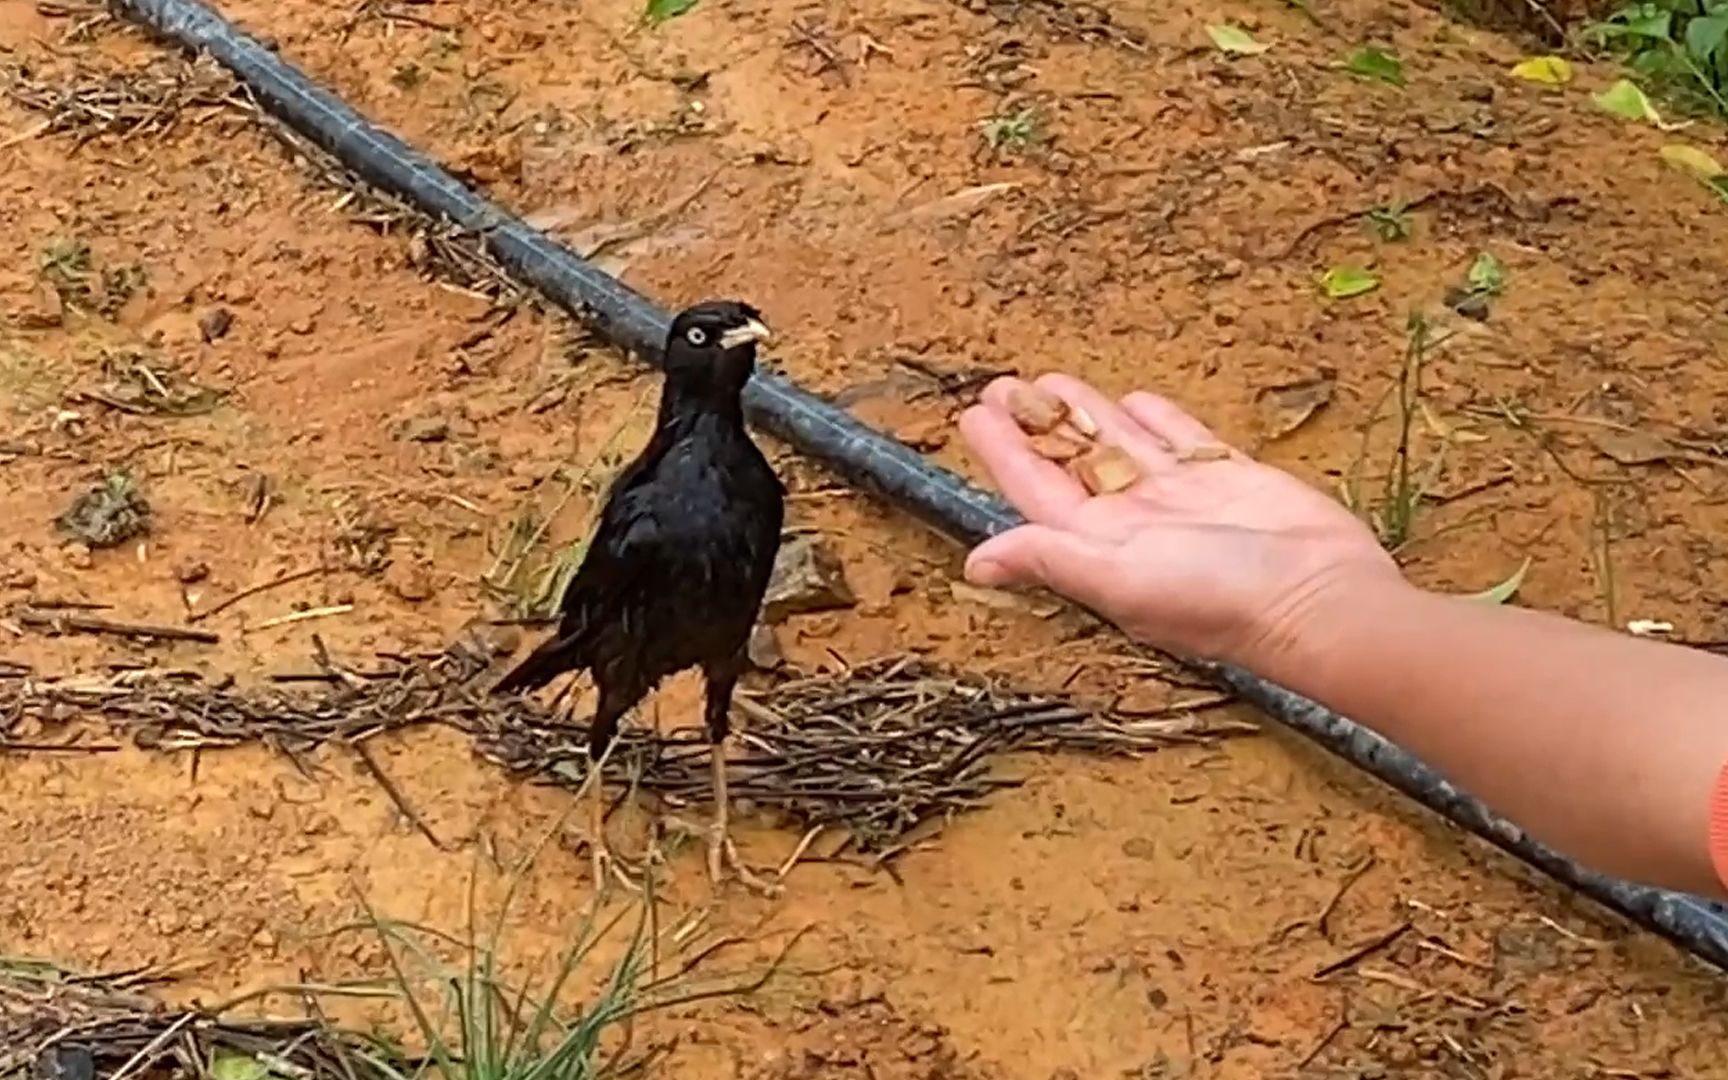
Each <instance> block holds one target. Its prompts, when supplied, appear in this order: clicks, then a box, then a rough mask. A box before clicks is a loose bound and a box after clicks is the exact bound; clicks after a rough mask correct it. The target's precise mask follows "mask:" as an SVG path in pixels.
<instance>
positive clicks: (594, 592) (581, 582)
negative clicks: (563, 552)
mask: <svg viewBox="0 0 1728 1080" xmlns="http://www.w3.org/2000/svg"><path fill="white" fill-rule="evenodd" d="M656 450H657V448H656V447H655V446H653V445H650V446H649V447H647V448H646V449H645V450H644V451H643V453H642V455H641V456H639V457H638V458H637V459H636V460H635V461H633V462H631V463H630V464H629V465H628V466H627V467H626V468H625V469H624V470H623V471H622V472H620V473H619V474H618V478H617V479H616V480H614V481H613V483H612V488H611V490H610V492H609V493H608V495H607V499H606V505H605V506H604V508H603V509H602V510H601V511H600V522H599V524H598V525H597V526H595V529H594V534H593V536H592V537H590V538H589V541H588V550H587V551H586V552H585V553H584V554H583V557H582V565H581V566H579V567H578V568H577V570H576V575H575V576H574V577H573V578H572V579H571V580H570V583H569V584H568V585H567V586H565V589H564V595H563V597H562V598H561V599H560V600H559V605H558V606H559V609H560V612H561V615H560V618H559V622H558V631H557V633H555V634H553V635H552V637H550V638H548V639H547V640H546V641H544V642H542V643H541V644H540V645H539V646H538V647H536V648H535V649H534V651H533V652H531V653H529V654H528V656H527V657H526V658H524V659H523V661H522V662H521V663H520V664H518V665H516V667H514V668H512V669H511V670H510V672H509V673H508V674H506V675H505V676H504V677H503V678H502V679H500V680H499V681H498V683H497V685H495V686H494V687H493V688H492V690H493V693H500V694H504V693H511V692H513V691H517V690H533V689H536V688H538V687H541V686H544V685H546V684H547V683H548V682H550V681H552V680H553V679H555V678H557V677H558V676H559V675H561V674H563V673H564V672H566V671H573V670H576V669H577V668H581V667H586V666H587V664H588V651H589V646H590V642H591V640H592V636H593V634H594V632H595V631H596V630H598V629H599V627H600V626H601V625H602V624H603V623H604V621H605V620H607V619H608V618H615V619H620V620H624V619H628V617H629V614H630V608H631V605H630V604H628V603H622V602H621V601H622V600H623V599H624V598H626V597H628V596H629V595H630V594H631V593H632V592H633V591H635V589H636V588H637V587H638V585H639V584H640V583H642V582H644V581H646V579H648V578H651V577H653V576H655V575H656V574H657V573H658V572H659V569H660V567H659V563H660V562H661V559H660V558H659V557H658V555H659V552H660V550H661V549H663V547H664V545H665V543H666V537H665V536H664V535H663V530H662V529H661V527H660V523H659V522H658V521H657V520H656V517H655V515H654V514H653V513H652V512H651V511H652V507H651V506H649V505H647V503H646V500H644V499H642V498H641V497H640V496H641V493H642V491H643V485H644V484H645V482H646V481H647V480H648V479H649V478H650V477H651V476H652V470H651V468H650V464H651V462H652V461H653V459H654V458H655V457H656V456H657V455H656ZM623 629H625V631H626V632H628V628H627V627H624V628H623Z"/></svg>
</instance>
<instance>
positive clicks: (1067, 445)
mask: <svg viewBox="0 0 1728 1080" xmlns="http://www.w3.org/2000/svg"><path fill="white" fill-rule="evenodd" d="M1026 441H1027V442H1029V443H1031V444H1032V450H1033V452H1034V453H1036V454H1037V455H1038V456H1039V457H1041V458H1045V459H1047V460H1049V461H1054V462H1056V463H1057V464H1059V465H1060V464H1061V463H1063V462H1065V461H1073V460H1074V459H1075V458H1077V457H1079V456H1080V455H1081V454H1084V453H1085V452H1086V451H1087V450H1088V449H1090V448H1091V446H1092V444H1091V443H1090V442H1088V441H1087V440H1085V439H1076V438H1073V437H1071V436H1069V435H1067V434H1066V433H1064V432H1061V431H1048V432H1045V433H1044V434H1042V435H1031V436H1028V437H1027V439H1026Z"/></svg>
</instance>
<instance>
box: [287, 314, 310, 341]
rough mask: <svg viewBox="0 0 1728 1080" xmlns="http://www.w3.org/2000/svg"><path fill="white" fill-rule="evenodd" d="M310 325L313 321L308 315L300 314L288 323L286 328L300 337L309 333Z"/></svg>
mask: <svg viewBox="0 0 1728 1080" xmlns="http://www.w3.org/2000/svg"><path fill="white" fill-rule="evenodd" d="M312 327H313V322H312V317H311V316H310V315H302V316H301V317H300V318H298V319H295V320H294V321H293V322H291V323H289V324H288V329H290V330H292V331H293V332H294V333H296V334H299V335H300V336H301V337H305V336H306V335H307V334H310V333H311V332H312Z"/></svg>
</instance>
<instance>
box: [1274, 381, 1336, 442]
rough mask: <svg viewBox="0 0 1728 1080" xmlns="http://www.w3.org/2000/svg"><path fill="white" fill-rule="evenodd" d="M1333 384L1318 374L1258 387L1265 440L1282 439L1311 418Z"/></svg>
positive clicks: (1329, 395)
mask: <svg viewBox="0 0 1728 1080" xmlns="http://www.w3.org/2000/svg"><path fill="white" fill-rule="evenodd" d="M1337 388H1338V384H1337V381H1336V380H1334V379H1332V378H1329V377H1322V378H1318V379H1307V380H1304V381H1302V382H1299V383H1290V384H1289V385H1287V386H1273V387H1268V388H1267V389H1265V390H1262V391H1260V393H1259V394H1258V395H1257V398H1258V402H1259V406H1260V424H1261V430H1262V431H1263V432H1264V434H1265V437H1266V441H1268V442H1271V441H1273V440H1276V439H1282V438H1284V437H1285V436H1286V435H1289V434H1290V433H1291V432H1293V431H1295V430H1296V429H1297V428H1299V427H1301V426H1302V425H1303V424H1306V423H1307V422H1308V421H1309V420H1311V419H1313V417H1314V414H1315V413H1317V412H1319V411H1320V410H1321V409H1323V408H1325V407H1326V405H1327V404H1328V403H1329V402H1330V401H1331V400H1332V394H1333V392H1334V391H1336V390H1337Z"/></svg>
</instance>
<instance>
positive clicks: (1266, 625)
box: [1229, 560, 1431, 696]
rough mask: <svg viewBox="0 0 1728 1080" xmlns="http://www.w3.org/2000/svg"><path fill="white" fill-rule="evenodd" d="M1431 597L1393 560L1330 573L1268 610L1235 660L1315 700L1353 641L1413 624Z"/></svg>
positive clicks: (1333, 568) (1348, 653) (1317, 575)
mask: <svg viewBox="0 0 1728 1080" xmlns="http://www.w3.org/2000/svg"><path fill="white" fill-rule="evenodd" d="M1430 595H1431V594H1429V593H1427V592H1425V591H1424V590H1422V589H1420V588H1418V587H1417V586H1415V585H1412V584H1411V583H1410V582H1409V581H1408V580H1406V579H1405V577H1404V575H1403V574H1402V573H1401V572H1400V571H1399V570H1398V568H1397V566H1396V565H1394V564H1393V563H1392V562H1391V561H1390V560H1388V561H1387V562H1386V563H1385V564H1384V565H1373V564H1369V565H1358V566H1349V567H1332V568H1328V569H1327V570H1324V571H1322V572H1320V573H1317V574H1315V575H1314V576H1312V577H1311V578H1309V579H1308V580H1307V581H1304V582H1303V583H1302V584H1301V585H1300V586H1298V587H1297V588H1294V589H1292V590H1290V591H1289V592H1288V593H1287V594H1286V595H1285V596H1284V597H1283V598H1282V599H1281V600H1280V601H1279V602H1278V603H1276V604H1273V605H1271V606H1270V607H1268V608H1267V609H1266V610H1265V611H1264V612H1263V613H1262V614H1261V617H1260V618H1259V620H1257V625H1256V627H1255V629H1254V631H1253V632H1252V633H1251V634H1249V635H1248V636H1247V638H1246V639H1245V643H1244V646H1243V648H1241V649H1240V650H1238V651H1237V652H1236V654H1235V655H1232V656H1231V657H1229V660H1230V662H1231V663H1234V664H1236V665H1237V666H1238V667H1242V668H1246V669H1247V670H1249V671H1252V672H1254V673H1256V674H1258V675H1261V676H1262V677H1264V678H1268V679H1271V680H1273V681H1274V682H1277V683H1279V684H1281V685H1283V686H1286V687H1288V688H1289V689H1292V690H1295V691H1297V692H1298V693H1303V694H1306V695H1308V696H1313V694H1314V692H1315V691H1316V690H1318V689H1321V688H1322V687H1323V685H1324V683H1325V681H1326V678H1327V676H1326V673H1327V672H1328V671H1330V670H1331V669H1332V668H1333V667H1335V666H1336V663H1337V661H1338V659H1339V658H1340V657H1341V656H1348V655H1350V654H1351V651H1352V645H1351V642H1352V641H1356V640H1361V639H1362V637H1363V636H1364V635H1373V634H1376V633H1377V632H1379V631H1377V630H1376V628H1377V627H1378V628H1381V630H1383V629H1384V628H1385V627H1387V626H1389V625H1392V624H1394V623H1397V622H1402V621H1405V620H1407V619H1409V618H1410V617H1411V615H1410V611H1411V608H1412V607H1413V606H1417V605H1420V603H1421V602H1422V600H1423V599H1424V598H1427V597H1428V596H1430Z"/></svg>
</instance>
